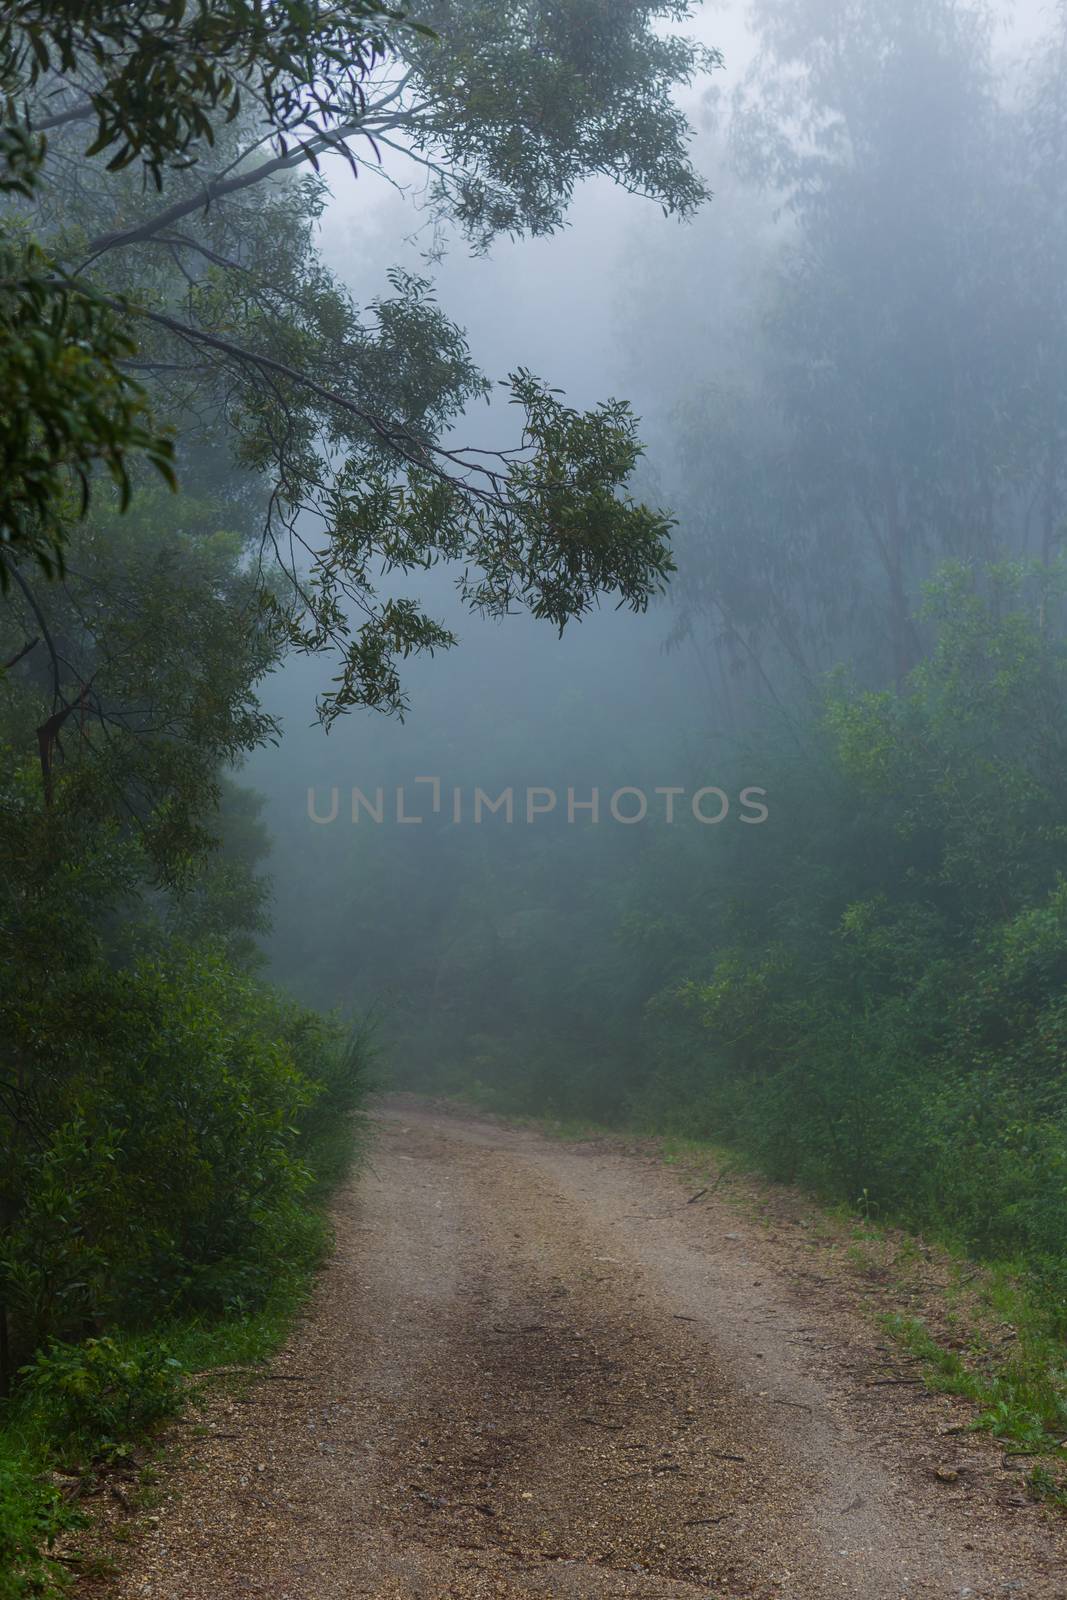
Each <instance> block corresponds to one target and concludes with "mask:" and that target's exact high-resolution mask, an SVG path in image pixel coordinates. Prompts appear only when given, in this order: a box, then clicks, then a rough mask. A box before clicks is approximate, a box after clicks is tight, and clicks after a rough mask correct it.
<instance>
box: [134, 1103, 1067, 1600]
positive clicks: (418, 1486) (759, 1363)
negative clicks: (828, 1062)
mask: <svg viewBox="0 0 1067 1600" xmlns="http://www.w3.org/2000/svg"><path fill="white" fill-rule="evenodd" d="M378 1127H379V1138H378V1141H377V1145H376V1148H375V1150H374V1152H373V1155H372V1164H371V1167H370V1168H369V1170H368V1171H367V1172H366V1173H365V1174H364V1176H363V1178H362V1180H361V1181H360V1182H359V1184H358V1185H357V1186H356V1187H355V1188H354V1189H353V1190H352V1192H351V1193H349V1194H348V1195H346V1196H345V1197H344V1198H343V1200H342V1202H341V1204H340V1206H339V1211H338V1219H337V1230H338V1232H337V1249H336V1253H335V1256H334V1259H333V1261H332V1263H331V1265H330V1267H329V1269H328V1271H327V1272H326V1274H325V1275H324V1277H323V1279H322V1282H321V1284H320V1288H319V1292H318V1294H317V1297H316V1300H315V1303H314V1305H313V1306H312V1308H311V1310H310V1312H309V1314H308V1316H307V1318H306V1320H305V1323H304V1325H303V1326H302V1327H301V1329H300V1330H299V1331H298V1333H297V1334H296V1335H295V1337H294V1338H293V1340H292V1342H291V1344H290V1346H289V1348H288V1349H287V1350H286V1351H285V1352H284V1353H283V1355H282V1356H281V1357H280V1358H279V1360H278V1362H277V1363H276V1364H275V1367H274V1369H273V1373H272V1375H271V1376H270V1377H268V1378H266V1379H264V1380H262V1381H258V1382H255V1383H253V1384H252V1385H251V1387H250V1393H249V1395H248V1397H247V1399H246V1401H245V1402H244V1403H241V1402H239V1401H237V1400H234V1399H232V1398H231V1399H229V1400H224V1399H220V1400H218V1401H217V1402H216V1403H214V1404H213V1407H212V1408H211V1409H210V1410H209V1413H208V1416H207V1419H206V1420H207V1427H208V1432H207V1434H206V1436H204V1437H202V1438H200V1439H197V1440H195V1441H193V1442H192V1443H191V1444H190V1445H189V1447H188V1449H187V1450H186V1452H185V1459H184V1461H183V1463H182V1464H181V1465H180V1466H179V1467H178V1469H177V1470H176V1472H175V1474H174V1475H173V1477H172V1479H171V1480H170V1486H169V1491H168V1497H167V1499H166V1500H165V1502H164V1504H163V1505H162V1507H161V1508H160V1513H159V1517H158V1521H157V1523H156V1525H155V1526H154V1527H152V1528H151V1529H149V1530H148V1531H147V1533H146V1534H145V1535H144V1536H143V1537H140V1538H139V1540H138V1543H137V1545H136V1546H135V1548H134V1549H133V1550H132V1551H131V1553H130V1561H129V1568H128V1574H127V1576H126V1577H125V1578H124V1579H123V1580H122V1581H121V1582H120V1583H118V1584H117V1585H115V1586H113V1587H112V1588H110V1589H109V1590H108V1592H109V1594H110V1593H114V1594H117V1595H119V1596H121V1597H122V1600H133V1597H142V1596H153V1597H156V1600H230V1597H242V1596H247V1595H265V1596H271V1597H274V1600H348V1597H350V1596H357V1595H369V1596H374V1597H376V1600H394V1597H395V1600H446V1597H453V1596H454V1597H468V1596H469V1597H483V1596H484V1597H490V1596H589V1597H596V1600H608V1597H609V1596H611V1597H614V1596H641V1597H648V1600H652V1597H657V1600H666V1597H670V1596H677V1597H683V1596H696V1595H704V1596H707V1595H719V1596H724V1597H725V1596H745V1597H748V1600H771V1597H774V1600H824V1597H826V1600H829V1597H831V1596H832V1597H834V1600H853V1597H855V1600H898V1597H903V1596H909V1597H915V1596H931V1595H936V1596H972V1597H974V1600H991V1597H994V1596H998V1597H999V1596H1008V1595H1013V1596H1021V1597H1023V1600H1045V1597H1052V1596H1059V1597H1065V1596H1067V1564H1065V1559H1064V1550H1065V1547H1064V1538H1063V1529H1064V1523H1063V1521H1062V1520H1060V1521H1057V1520H1056V1515H1055V1514H1053V1513H1051V1512H1048V1511H1046V1510H1044V1509H1042V1508H1040V1507H1037V1506H1035V1505H1033V1504H1032V1503H1030V1502H1029V1501H1028V1500H1027V1499H1026V1496H1025V1494H1023V1493H1022V1492H1021V1490H1020V1487H1019V1477H1020V1475H1019V1473H1018V1472H1012V1471H1008V1470H1006V1468H1005V1466H1004V1465H1003V1463H1002V1460H1001V1457H1000V1454H999V1452H997V1451H996V1450H995V1449H992V1448H990V1447H989V1446H988V1444H986V1443H984V1442H982V1441H976V1440H974V1439H973V1438H970V1437H967V1436H962V1435H960V1434H958V1433H954V1432H947V1431H944V1430H947V1429H949V1428H951V1427H952V1425H953V1422H954V1421H957V1422H958V1420H959V1419H960V1418H961V1417H963V1416H965V1415H966V1413H964V1412H961V1411H959V1410H958V1409H954V1407H956V1406H957V1402H953V1401H949V1400H944V1399H940V1398H936V1397H930V1396H928V1395H926V1394H925V1392H924V1391H923V1390H922V1389H921V1387H919V1386H917V1385H915V1384H914V1382H913V1381H910V1380H908V1379H907V1378H904V1379H902V1378H901V1377H900V1376H899V1367H898V1366H897V1364H896V1358H895V1356H894V1354H893V1352H892V1351H890V1350H888V1349H887V1347H886V1346H885V1344H884V1343H880V1341H879V1335H878V1333H877V1331H876V1329H875V1328H874V1327H873V1325H872V1324H871V1323H870V1321H869V1320H868V1319H865V1318H862V1317H859V1316H856V1315H855V1314H854V1312H853V1310H851V1309H850V1308H849V1306H848V1304H847V1303H846V1297H844V1296H843V1295H842V1294H840V1293H838V1291H837V1290H836V1288H835V1284H834V1281H833V1279H832V1277H826V1276H820V1275H819V1274H818V1273H813V1271H812V1269H811V1257H810V1256H808V1257H805V1258H804V1259H803V1260H801V1261H798V1260H797V1248H796V1243H795V1240H793V1239H791V1238H790V1237H788V1236H785V1235H783V1234H779V1233H776V1232H775V1230H773V1229H771V1230H768V1229H766V1228H763V1227H760V1226H759V1225H757V1224H756V1223H755V1222H748V1221H746V1220H745V1218H744V1216H743V1215H740V1214H739V1213H738V1211H737V1209H736V1207H733V1208H731V1207H729V1206H727V1205H725V1204H723V1203H722V1201H721V1200H720V1198H719V1197H718V1196H717V1195H715V1194H711V1195H708V1196H705V1197H704V1198H703V1199H702V1200H701V1201H699V1202H698V1203H696V1204H688V1203H687V1201H688V1198H689V1194H690V1192H691V1190H687V1189H686V1188H683V1187H682V1186H681V1185H680V1182H679V1180H678V1179H677V1178H676V1177H675V1176H674V1175H672V1173H671V1172H670V1171H669V1170H667V1169H664V1168H663V1167H662V1166H659V1165H657V1164H656V1163H655V1162H653V1161H651V1160H649V1159H648V1158H647V1157H644V1156H642V1155H640V1154H638V1153H627V1152H625V1151H623V1150H620V1149H618V1148H615V1147H611V1146H607V1145H584V1146H582V1145H579V1146H574V1145H566V1144H560V1143H556V1142H553V1141H549V1140H547V1139H544V1138H542V1137H541V1136H539V1135H537V1134H535V1133H532V1132H528V1131H524V1130H519V1131H516V1130H509V1129H505V1128H500V1127H497V1126H495V1125H493V1124H490V1123H484V1122H477V1121H471V1120H465V1119H462V1118H459V1117H456V1116H453V1115H449V1114H444V1113H441V1112H436V1111H434V1110H432V1109H428V1108H420V1107H418V1106H412V1105H398V1104H396V1103H394V1104H392V1105H390V1106H387V1107H386V1108H385V1109H383V1110H382V1111H381V1112H380V1113H379V1115H378Z"/></svg>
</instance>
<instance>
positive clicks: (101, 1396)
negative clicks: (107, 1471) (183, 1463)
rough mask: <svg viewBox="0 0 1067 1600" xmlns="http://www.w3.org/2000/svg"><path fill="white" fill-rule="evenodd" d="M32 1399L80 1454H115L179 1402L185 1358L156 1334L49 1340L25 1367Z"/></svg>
mask: <svg viewBox="0 0 1067 1600" xmlns="http://www.w3.org/2000/svg"><path fill="white" fill-rule="evenodd" d="M23 1377H24V1380H25V1389H26V1392H27V1397H28V1402H29V1404H30V1406H31V1407H32V1408H33V1409H34V1411H35V1412H36V1414H37V1416H38V1417H39V1418H42V1419H45V1420H46V1421H47V1423H48V1427H49V1432H50V1433H51V1434H52V1435H53V1436H54V1437H55V1438H56V1439H57V1440H61V1441H62V1442H63V1446H64V1449H65V1450H66V1451H67V1452H69V1453H71V1454H72V1455H73V1456H74V1457H75V1458H77V1459H81V1460H86V1461H91V1460H100V1459H103V1460H109V1459H112V1458H114V1457H115V1456H116V1455H119V1454H122V1453H123V1452H124V1451H125V1450H126V1449H127V1447H128V1445H129V1443H130V1441H131V1440H134V1439H137V1438H138V1437H140V1436H141V1435H142V1434H144V1433H147V1432H148V1431H149V1430H150V1429H151V1428H152V1427H154V1426H155V1424H156V1423H158V1422H161V1421H162V1420H163V1419H164V1418H165V1417H171V1416H174V1415H175V1414H176V1412H178V1411H179V1410H180V1409H181V1405H182V1400H183V1387H182V1381H181V1377H182V1374H181V1366H180V1364H179V1363H178V1362H177V1361H176V1360H175V1359H174V1358H173V1357H172V1356H170V1355H168V1353H167V1351H166V1349H165V1348H164V1347H163V1346H161V1345H159V1344H156V1343H154V1342H152V1343H146V1344H142V1345H140V1346H136V1345H132V1346H131V1345H130V1344H129V1343H125V1344H119V1343H118V1342H117V1341H116V1340H115V1339H112V1338H101V1339H87V1340H86V1341H85V1342H84V1343H83V1344H80V1345H71V1344H61V1343H59V1342H58V1341H57V1340H51V1341H50V1342H49V1343H48V1345H47V1346H46V1347H45V1348H44V1349H43V1350H38V1351H37V1352H36V1354H35V1356H34V1358H33V1361H32V1362H31V1363H30V1364H29V1365H28V1366H27V1367H26V1368H24V1369H23Z"/></svg>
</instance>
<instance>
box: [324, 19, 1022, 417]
mask: <svg viewBox="0 0 1067 1600" xmlns="http://www.w3.org/2000/svg"><path fill="white" fill-rule="evenodd" d="M1049 9H1050V6H1049V0H1019V3H1018V4H1016V5H1012V4H1010V3H1006V0H998V4H997V7H996V13H997V16H998V18H999V19H1000V26H999V32H1000V34H1001V38H1002V40H1003V42H1004V44H1005V45H1006V46H1007V47H1008V48H1010V49H1011V50H1012V53H1013V54H1017V53H1019V52H1020V51H1022V50H1025V47H1026V44H1027V43H1028V42H1029V41H1030V40H1032V39H1034V38H1036V37H1038V36H1040V34H1041V33H1042V31H1043V26H1044V25H1043V22H1042V18H1044V17H1047V16H1048V13H1049ZM747 11H748V7H747V4H742V3H733V4H730V3H727V4H707V5H704V6H702V7H701V9H700V12H699V14H698V15H697V16H696V17H695V18H694V19H693V21H692V22H691V23H689V24H688V25H686V31H688V32H690V33H691V34H695V35H696V36H698V37H699V38H700V39H701V40H702V41H703V42H704V43H706V44H709V45H715V46H717V47H718V48H719V49H720V50H721V51H722V52H723V56H724V58H725V66H724V69H723V70H722V71H721V72H718V73H716V74H715V75H714V80H715V87H716V88H718V89H720V90H724V91H727V92H728V91H729V90H730V88H731V87H732V85H734V84H736V83H737V82H739V80H740V78H741V77H742V75H743V74H744V71H745V69H746V68H747V66H748V65H749V64H750V62H751V59H752V55H753V41H752V36H751V34H750V32H749V31H748V28H747V27H746V24H745V17H746V15H747ZM707 88H708V80H707V79H706V78H704V79H702V80H701V81H700V82H698V83H697V84H696V85H694V87H693V90H692V91H690V92H689V93H688V94H687V95H686V96H685V102H687V104H686V110H687V111H688V112H689V114H690V116H691V119H692V121H693V122H694V124H695V125H697V126H698V127H699V123H700V119H701V98H702V96H703V95H704V94H705V92H706V91H707ZM697 160H698V164H700V165H702V166H706V168H707V169H708V170H705V173H704V175H705V177H706V178H707V180H708V182H709V184H710V186H711V188H712V189H713V190H714V189H715V188H716V187H717V184H718V182H719V181H720V178H721V175H720V174H717V173H716V171H715V170H714V160H713V158H712V157H711V156H710V155H709V154H708V145H707V142H706V141H705V142H704V143H700V142H699V141H698V145H697ZM404 166H405V163H404V162H403V160H402V159H401V158H400V157H395V158H394V160H393V163H392V165H391V167H390V171H391V173H392V175H393V176H394V177H395V178H396V179H398V180H401V181H409V180H410V181H412V183H413V188H414V189H417V188H418V184H419V178H418V175H417V174H416V173H415V172H414V170H411V171H409V172H405V171H404ZM330 177H331V180H332V182H333V185H334V189H335V196H334V199H333V201H332V202H331V204H330V206H329V208H328V210H327V213H326V216H325V218H324V221H323V227H322V244H323V252H324V255H325V257H326V260H327V262H328V263H329V264H330V265H331V266H332V267H333V268H334V269H335V270H336V271H337V272H338V273H339V275H340V276H341V277H343V278H344V280H345V281H346V282H347V283H348V284H349V285H350V287H351V289H352V291H353V293H354V295H355V297H356V299H357V301H358V302H360V303H364V304H365V303H366V302H367V301H368V300H370V299H373V298H374V297H375V296H376V295H379V294H381V293H382V292H383V290H384V289H385V288H386V285H385V276H384V274H385V270H386V268H387V267H389V266H390V265H393V264H397V265H400V266H403V267H405V268H407V269H409V270H411V271H423V272H426V273H427V274H428V275H429V276H431V277H432V278H433V279H434V281H435V283H436V285H437V289H438V294H439V298H440V300H441V303H442V305H443V306H444V308H445V309H446V310H447V312H448V313H449V315H450V316H452V317H453V318H454V319H455V320H456V321H457V322H459V323H460V324H461V325H462V326H463V327H465V328H466V329H467V331H468V334H469V336H470V341H471V346H472V349H473V352H474V356H475V359H476V360H477V361H478V362H479V364H480V365H481V366H482V368H483V370H484V371H485V372H486V373H487V375H488V376H490V377H491V378H503V377H505V376H506V374H507V372H508V371H509V370H512V369H513V368H514V367H516V366H520V365H521V366H526V367H529V368H530V369H531V370H533V371H534V372H536V373H537V374H538V375H539V376H543V377H546V378H549V379H551V381H552V382H553V383H555V384H559V385H560V386H562V387H563V388H565V389H566V391H567V394H568V397H569V398H570V399H571V400H572V401H574V402H575V403H581V404H589V403H592V402H594V401H596V400H598V399H603V398H605V396H606V394H607V393H614V392H617V391H618V392H621V387H622V385H623V383H624V381H625V376H626V373H627V361H626V359H625V351H622V350H620V349H619V348H618V343H619V328H620V323H621V321H622V319H621V317H620V315H619V308H618V294H619V286H620V283H621V282H622V280H623V279H624V277H625V269H626V266H627V262H628V260H629V258H630V257H631V256H632V254H633V252H634V250H635V248H638V247H640V248H642V249H644V248H647V247H649V246H650V245H654V244H655V242H656V236H657V235H658V236H659V237H660V239H661V240H662V241H663V242H664V243H665V244H666V245H667V247H668V248H669V247H670V243H671V240H672V236H674V235H676V234H677V230H678V229H679V228H680V227H683V226H684V224H680V223H679V222H678V221H677V220H675V219H672V218H665V217H663V216H662V215H661V214H660V212H659V210H658V208H657V207H656V206H655V205H653V204H652V203H651V202H648V201H642V200H640V199H637V198H635V197H633V196H631V195H627V194H624V193H623V192H622V191H621V190H619V189H618V188H617V187H616V186H615V185H613V184H612V183H610V182H609V181H608V180H607V179H601V180H595V181H593V182H590V183H586V184H584V185H582V186H581V187H580V189H579V190H578V192H577V193H576V195H575V199H574V203H573V205H572V208H571V211H570V214H569V217H568V224H567V227H566V228H565V229H564V230H562V231H561V232H560V233H559V234H557V235H555V236H554V237H552V238H549V239H540V240H522V241H520V242H518V243H509V242H508V241H501V242H499V243H498V244H497V245H496V246H495V247H494V249H493V252H492V254H491V255H490V256H489V257H488V258H485V259H481V258H472V257H471V256H470V255H469V253H468V251H467V249H466V247H465V246H464V244H463V242H462V240H459V239H454V240H453V241H452V245H451V248H450V252H449V254H448V255H447V256H446V258H445V260H444V261H443V262H442V263H441V264H440V265H439V266H437V267H434V268H427V267H426V266H425V263H424V262H423V260H422V255H421V252H422V251H423V250H424V249H425V247H426V242H427V241H426V237H425V236H423V237H422V238H419V237H418V234H417V230H418V228H419V226H420V221H423V220H425V219H424V218H420V217H419V215H418V212H417V211H416V210H415V209H414V206H413V201H412V197H410V196H404V195H401V194H398V193H397V192H396V190H395V189H392V188H390V187H389V185H388V184H386V183H384V182H383V181H382V180H381V179H380V178H376V177H373V176H365V177H361V178H356V179H353V178H351V177H350V176H349V175H348V174H347V173H346V172H345V171H343V170H341V168H340V166H339V164H336V163H335V164H334V168H333V171H332V173H331V174H330ZM712 206H713V207H714V201H713V202H712ZM713 216H714V212H712V217H713ZM413 235H414V237H412V236H413Z"/></svg>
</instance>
